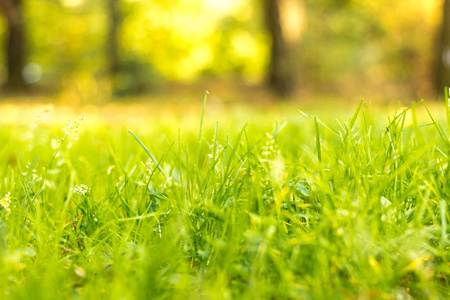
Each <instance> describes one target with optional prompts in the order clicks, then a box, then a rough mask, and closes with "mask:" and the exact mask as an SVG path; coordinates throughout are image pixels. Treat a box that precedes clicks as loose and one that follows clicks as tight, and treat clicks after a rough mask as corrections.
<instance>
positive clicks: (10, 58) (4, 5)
mask: <svg viewBox="0 0 450 300" xmlns="http://www.w3.org/2000/svg"><path fill="white" fill-rule="evenodd" d="M0 8H1V10H2V13H3V15H4V17H5V19H6V23H7V42H6V69H7V76H8V77H7V80H6V83H5V88H6V89H7V90H10V91H23V90H24V89H25V88H26V87H27V84H26V83H25V81H24V79H23V76H22V69H23V67H24V62H25V30H24V22H23V16H22V0H0Z"/></svg>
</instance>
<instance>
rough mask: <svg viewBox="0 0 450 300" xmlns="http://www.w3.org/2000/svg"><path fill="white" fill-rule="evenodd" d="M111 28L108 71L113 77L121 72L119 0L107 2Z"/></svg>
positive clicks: (108, 43)
mask: <svg viewBox="0 0 450 300" xmlns="http://www.w3.org/2000/svg"><path fill="white" fill-rule="evenodd" d="M107 2H108V15H109V28H108V42H107V51H108V69H109V73H110V75H111V76H112V77H114V76H115V75H116V74H117V73H119V71H120V56H119V28H120V23H121V19H120V9H119V5H120V2H119V0H107Z"/></svg>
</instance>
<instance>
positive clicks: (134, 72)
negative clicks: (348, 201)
mask: <svg viewBox="0 0 450 300" xmlns="http://www.w3.org/2000/svg"><path fill="white" fill-rule="evenodd" d="M2 2H3V3H12V5H10V6H7V7H6V8H5V6H4V4H3V7H2V12H3V14H2V15H3V18H1V23H0V41H1V43H2V45H1V49H7V47H8V43H9V40H8V36H9V31H11V29H10V28H11V26H12V25H11V24H13V23H14V22H12V21H8V20H9V19H8V15H17V16H20V17H19V19H20V20H21V21H19V23H20V24H21V25H22V31H23V38H22V43H23V48H24V49H23V51H20V52H23V58H22V60H21V61H18V63H16V64H15V65H17V64H19V65H20V76H21V78H22V79H23V83H22V82H19V83H17V82H16V83H15V84H11V83H10V82H9V81H8V77H9V76H11V75H8V72H9V71H8V59H10V58H8V55H7V51H1V63H0V81H1V82H3V83H5V84H6V88H5V89H4V90H3V92H2V96H3V98H5V97H7V96H10V95H11V91H13V92H14V94H15V93H16V92H18V91H19V92H21V93H22V94H25V95H33V96H42V97H50V98H51V99H53V100H55V101H56V99H58V101H62V102H64V103H83V104H86V103H103V102H108V101H110V100H111V99H126V98H127V97H141V98H144V99H146V98H149V99H150V98H152V97H163V98H164V95H167V98H174V97H175V98H177V99H176V101H182V100H183V98H184V97H177V95H179V94H181V95H183V94H184V95H189V94H193V95H201V94H202V93H203V91H204V90H205V89H212V90H213V94H215V95H216V96H217V97H222V98H224V99H227V100H232V99H234V100H236V101H248V100H249V101H256V100H255V97H257V98H258V99H261V98H265V97H267V98H269V99H272V100H279V99H293V100H299V101H302V100H305V99H306V98H315V99H320V98H321V97H336V98H344V97H347V98H355V99H358V100H359V99H361V98H365V99H370V98H373V99H376V98H377V99H378V98H383V99H385V100H386V101H388V100H391V99H397V100H409V101H413V100H418V99H421V98H434V97H435V96H436V95H440V94H442V93H440V91H441V89H440V86H439V84H436V76H438V75H437V74H438V73H439V71H438V70H437V69H438V68H437V65H438V64H439V62H440V61H441V60H442V61H443V63H444V64H445V55H442V53H444V52H442V50H441V48H442V47H443V46H442V44H444V43H445V42H443V41H442V39H441V38H440V35H441V32H442V28H443V26H444V25H445V24H444V23H443V14H442V12H443V7H444V1H442V0H380V1H372V0H227V1H222V0H102V1H87V0H23V1H15V0H7V1H2ZM18 2H22V5H19V6H17V3H18ZM276 10H278V12H277V11H276ZM270 16H271V17H270ZM11 22H12V23H11ZM10 23H11V24H10ZM274 24H275V25H274ZM274 26H275V29H273V28H274ZM271 28H272V29H271ZM274 49H275V50H274ZM276 49H278V50H276ZM274 51H275V52H276V53H275V54H274ZM13 52H14V50H13ZM274 55H275V56H278V58H274ZM442 57H444V58H443V59H441V58H442ZM447 65H448V66H450V64H447ZM277 68H278V69H277ZM277 70H278V71H277ZM280 70H281V71H280ZM277 72H278V73H283V72H284V73H285V74H281V75H280V74H278V75H277ZM274 74H275V75H274ZM274 76H275V77H274ZM277 76H278V78H281V80H280V79H278V81H277V79H276V78H277ZM274 78H275V79H274ZM16 81H20V80H16ZM280 81H281V82H282V83H280ZM8 83H9V84H8ZM283 83H284V86H283ZM436 91H439V93H436ZM256 95H257V96H256ZM188 98H189V97H188ZM53 100H51V101H53Z"/></svg>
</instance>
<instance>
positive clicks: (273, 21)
mask: <svg viewBox="0 0 450 300" xmlns="http://www.w3.org/2000/svg"><path fill="white" fill-rule="evenodd" d="M263 1H264V4H265V14H266V24H267V31H268V33H269V35H270V37H271V38H272V46H271V49H270V64H269V74H268V75H269V78H268V80H269V85H270V87H271V88H272V89H274V90H275V92H277V93H278V94H279V95H280V96H283V97H285V96H289V95H290V94H291V93H292V92H293V90H294V86H295V72H294V70H295V62H293V61H292V59H291V53H290V49H289V45H288V43H287V42H286V40H285V38H284V36H283V30H282V25H281V20H280V3H279V2H280V0H263Z"/></svg>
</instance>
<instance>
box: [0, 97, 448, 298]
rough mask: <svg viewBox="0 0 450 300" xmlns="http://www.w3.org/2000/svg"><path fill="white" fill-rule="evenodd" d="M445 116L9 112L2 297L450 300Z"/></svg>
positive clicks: (374, 111) (0, 174)
mask: <svg viewBox="0 0 450 300" xmlns="http://www.w3.org/2000/svg"><path fill="white" fill-rule="evenodd" d="M324 107H327V110H325V111H323V108H324ZM447 107H448V106H446V105H444V103H434V104H432V105H431V104H430V108H428V106H427V105H426V104H425V103H424V102H419V103H417V104H414V105H412V106H409V107H398V108H395V107H394V108H384V107H381V106H377V105H374V108H372V107H371V105H369V104H368V103H366V102H364V101H363V102H361V103H356V104H350V105H345V107H341V108H339V104H334V106H331V105H328V104H326V105H324V104H314V103H309V104H308V105H306V106H305V107H302V105H300V104H282V105H280V106H279V107H278V106H266V107H264V108H258V109H257V108H255V107H251V106H245V107H238V108H229V107H223V106H221V105H219V104H218V103H210V102H208V103H207V104H206V106H203V107H202V105H201V104H200V103H199V102H197V103H194V104H191V105H188V106H186V107H182V108H179V107H178V108H177V109H174V107H163V108H161V107H158V106H157V105H145V104H143V103H140V104H130V105H128V106H127V105H111V106H106V107H83V108H77V109H70V108H65V107H60V106H58V107H52V106H41V107H38V106H27V105H25V104H20V105H9V104H3V105H2V106H1V110H2V111H3V115H5V117H3V118H2V120H0V145H1V147H0V199H1V200H0V298H2V299H70V298H74V299H260V298H264V299H445V298H446V297H448V295H449V293H450V282H449V281H450V279H449V274H450V255H449V246H450V241H449V232H450V230H449V223H450V210H449V206H450V205H449V204H450V203H449V199H450V181H449V179H450V177H449V176H450V165H449V161H450V156H449V155H450V141H449V135H450V131H449V129H450V115H449V113H448V112H447V109H446V108H447ZM203 109H204V112H203ZM321 110H322V111H321ZM83 113H85V114H83Z"/></svg>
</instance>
